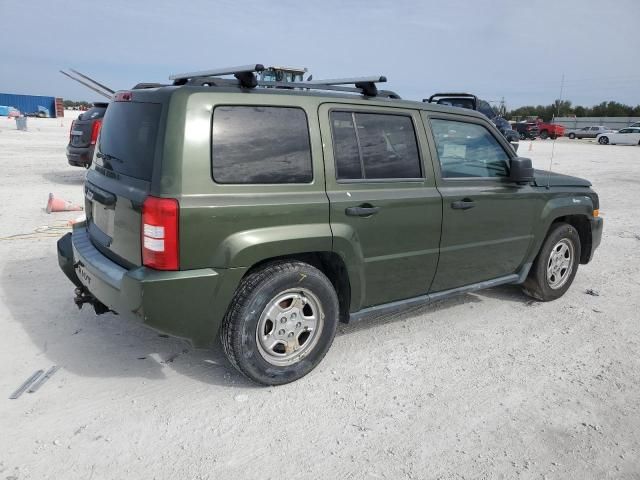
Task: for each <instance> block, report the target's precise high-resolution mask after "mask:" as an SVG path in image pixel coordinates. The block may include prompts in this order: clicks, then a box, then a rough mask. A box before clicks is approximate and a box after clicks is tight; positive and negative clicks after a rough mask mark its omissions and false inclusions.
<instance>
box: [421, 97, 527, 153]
mask: <svg viewBox="0 0 640 480" xmlns="http://www.w3.org/2000/svg"><path fill="white" fill-rule="evenodd" d="M422 101H423V102H429V103H437V104H438V105H449V106H452V107H459V108H468V109H470V110H477V111H478V112H480V113H482V114H483V115H484V116H486V117H487V118H488V119H489V120H491V121H492V122H493V124H494V125H495V126H496V128H497V129H498V130H499V131H500V133H502V135H504V137H505V138H506V139H507V141H508V142H509V143H510V144H511V146H512V147H513V149H514V150H515V151H516V152H517V151H518V146H519V145H520V143H519V140H520V135H519V134H518V132H516V131H515V130H513V129H512V128H511V124H510V123H509V122H508V121H507V120H505V119H504V118H503V117H501V116H500V115H498V114H497V113H496V111H495V110H494V109H493V107H491V104H489V102H487V101H485V100H481V99H479V98H478V97H476V96H475V95H473V94H471V93H435V94H433V95H431V96H430V97H429V98H425V99H424V100H422Z"/></svg>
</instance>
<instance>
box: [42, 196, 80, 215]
mask: <svg viewBox="0 0 640 480" xmlns="http://www.w3.org/2000/svg"><path fill="white" fill-rule="evenodd" d="M77 210H82V207H81V206H80V205H76V204H74V203H71V202H69V201H67V200H63V199H61V198H57V197H55V196H54V195H53V193H50V194H49V201H48V202H47V213H51V212H73V211H77Z"/></svg>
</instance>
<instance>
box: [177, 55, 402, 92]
mask: <svg viewBox="0 0 640 480" xmlns="http://www.w3.org/2000/svg"><path fill="white" fill-rule="evenodd" d="M264 70H265V67H264V65H262V64H260V63H258V64H255V65H244V66H241V67H228V68H219V69H215V70H203V71H199V72H190V73H181V74H176V75H171V76H170V77H169V80H172V81H173V84H174V85H194V86H220V87H223V86H227V87H232V86H240V87H241V88H250V89H251V88H255V87H258V86H260V87H271V88H283V89H294V88H300V89H307V90H330V91H337V92H348V93H359V94H362V95H365V96H367V97H387V98H394V99H400V96H399V95H398V94H397V93H395V92H392V91H389V90H378V88H377V86H376V84H377V83H384V82H386V81H387V77H385V76H383V75H378V76H371V77H354V78H338V79H329V80H311V81H306V82H277V81H275V82H274V81H268V80H258V78H257V77H256V75H255V73H256V72H262V71H264ZM224 75H233V76H234V77H235V78H236V80H237V81H234V80H231V79H226V78H220V77H221V76H224ZM346 85H354V87H348V86H346Z"/></svg>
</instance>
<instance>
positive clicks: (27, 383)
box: [9, 370, 44, 400]
mask: <svg viewBox="0 0 640 480" xmlns="http://www.w3.org/2000/svg"><path fill="white" fill-rule="evenodd" d="M43 372H44V370H38V371H36V372H33V375H31V376H30V377H29V378H27V379H26V380H25V382H24V383H23V384H22V385H20V386H19V387H18V389H17V390H16V391H15V392H13V393H12V394H11V396H10V397H9V399H10V400H15V399H16V398H18V397H19V396H20V395H22V394H23V393H24V392H25V390H26V389H27V388H29V387H30V386H31V384H32V383H33V382H35V381H36V380H38V378H40V375H42V373H43Z"/></svg>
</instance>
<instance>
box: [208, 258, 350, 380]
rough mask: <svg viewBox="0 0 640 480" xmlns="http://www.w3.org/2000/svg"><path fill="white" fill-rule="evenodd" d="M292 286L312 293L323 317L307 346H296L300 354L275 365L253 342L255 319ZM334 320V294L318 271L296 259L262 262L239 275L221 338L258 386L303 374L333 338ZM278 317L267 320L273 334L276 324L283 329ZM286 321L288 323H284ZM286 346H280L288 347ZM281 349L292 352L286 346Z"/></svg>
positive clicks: (234, 360)
mask: <svg viewBox="0 0 640 480" xmlns="http://www.w3.org/2000/svg"><path fill="white" fill-rule="evenodd" d="M295 289H301V291H302V290H304V291H306V292H310V293H311V294H312V295H313V296H315V299H314V300H315V301H317V303H318V304H319V305H320V309H321V311H322V312H324V315H321V314H320V315H319V316H320V317H323V318H322V320H321V327H319V328H318V329H317V330H318V333H317V335H318V337H317V338H314V339H313V342H314V343H313V344H312V345H311V346H310V347H308V348H307V349H306V350H303V349H302V347H300V348H301V351H302V353H301V354H298V357H299V358H296V359H295V360H294V361H292V362H291V363H290V364H287V365H274V364H273V363H272V362H270V361H269V360H268V359H267V358H266V356H265V355H266V354H264V353H263V352H264V347H262V346H260V345H259V343H258V339H257V336H258V335H257V331H258V325H259V321H260V319H261V317H262V315H263V313H265V314H266V308H267V306H270V305H273V303H272V302H273V301H274V300H275V299H276V298H277V297H278V296H279V295H282V294H283V292H284V293H285V294H286V292H290V291H292V290H295ZM291 305H293V304H291ZM286 308H291V307H286ZM300 316H301V317H302V313H301V314H300ZM289 318H291V315H290V316H289ZM338 319H339V306H338V296H337V295H336V291H335V289H334V288H333V285H332V284H331V282H330V281H329V279H328V278H327V277H326V276H325V275H324V274H323V273H322V272H321V271H320V270H318V269H317V268H315V267H312V266H311V265H308V264H306V263H303V262H299V261H278V262H274V263H270V264H267V265H265V266H264V267H262V268H260V269H258V270H256V271H254V272H252V273H250V274H249V275H247V276H246V277H245V278H244V279H243V280H242V282H241V283H240V286H239V287H238V289H237V290H236V293H235V296H234V298H233V300H232V302H231V306H230V307H229V309H228V311H227V314H226V315H225V318H224V320H223V323H222V328H221V329H220V340H221V342H222V347H223V349H224V352H225V353H226V355H227V357H228V358H229V361H230V362H231V364H232V365H233V366H234V367H236V368H237V369H238V370H239V371H240V372H241V373H242V374H243V375H245V376H246V377H248V378H249V379H251V380H253V381H254V382H256V383H260V384H263V385H283V384H285V383H289V382H293V381H294V380H298V379H299V378H301V377H304V376H305V375H306V374H308V373H309V372H310V371H311V370H313V369H314V368H315V367H316V366H317V365H318V364H319V363H320V361H321V360H322V359H323V358H324V356H325V354H326V353H327V351H328V350H329V347H331V344H332V343H333V338H334V336H335V333H336V327H337V325H338ZM280 320H281V319H278V318H276V319H274V320H273V321H272V327H271V328H272V334H273V335H275V331H276V325H278V330H279V331H284V330H280V327H279V324H277V322H278V321H280ZM285 320H286V318H285ZM269 321H271V320H267V322H269ZM287 325H289V323H287V324H286V325H285V327H286V326H287ZM298 325H299V324H298ZM292 328H293V327H292ZM265 338H267V337H266V336H265ZM300 338H301V337H300ZM309 338H311V337H310V336H309ZM289 345H290V344H287V347H283V348H289ZM296 348H297V347H296ZM261 349H262V350H261ZM282 354H283V355H290V354H291V353H290V352H287V351H286V350H285V352H283V353H282ZM294 357H295V354H294Z"/></svg>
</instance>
